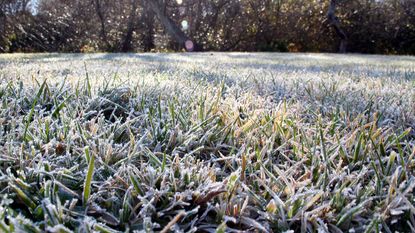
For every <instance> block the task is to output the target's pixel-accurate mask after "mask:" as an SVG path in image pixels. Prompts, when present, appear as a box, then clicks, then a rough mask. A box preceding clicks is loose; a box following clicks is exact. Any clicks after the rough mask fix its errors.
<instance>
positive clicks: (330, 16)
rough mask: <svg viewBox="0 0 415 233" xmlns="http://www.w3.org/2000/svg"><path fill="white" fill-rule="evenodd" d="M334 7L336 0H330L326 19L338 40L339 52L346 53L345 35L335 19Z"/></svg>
mask: <svg viewBox="0 0 415 233" xmlns="http://www.w3.org/2000/svg"><path fill="white" fill-rule="evenodd" d="M336 5H337V0H330V5H329V9H328V11H327V19H328V21H329V23H330V25H331V26H333V28H334V30H335V31H336V34H337V36H338V37H339V38H340V46H339V52H340V53H346V50H347V35H346V33H345V32H344V31H343V29H342V28H341V27H340V22H339V19H338V18H337V17H336Z"/></svg>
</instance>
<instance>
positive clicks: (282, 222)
mask: <svg viewBox="0 0 415 233" xmlns="http://www.w3.org/2000/svg"><path fill="white" fill-rule="evenodd" d="M0 98H1V108H0V151H1V152H0V161H1V163H0V198H1V203H0V230H1V232H22V231H23V232H29V231H30V232H45V231H47V232H72V231H74V232H116V231H123V232H124V231H127V232H128V231H131V232H132V231H137V232H138V231H142V232H152V231H161V232H170V231H175V232H196V231H197V232H235V231H237V230H245V231H259V232H287V231H289V230H292V231H293V232H317V231H318V232H348V231H350V232H353V231H354V232H394V231H401V232H409V231H415V207H414V205H415V199H414V187H415V176H414V168H415V159H414V156H415V131H414V128H415V127H414V126H415V57H410V56H399V57H398V56H369V55H332V54H278V53H277V54H275V53H254V54H252V53H189V54H82V55H81V54H4V55H0Z"/></svg>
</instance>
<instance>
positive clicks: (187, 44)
mask: <svg viewBox="0 0 415 233" xmlns="http://www.w3.org/2000/svg"><path fill="white" fill-rule="evenodd" d="M184 47H185V48H186V50H187V51H188V52H192V51H193V50H194V49H195V45H194V43H193V41H191V40H187V41H186V42H184Z"/></svg>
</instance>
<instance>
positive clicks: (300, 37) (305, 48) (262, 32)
mask: <svg viewBox="0 0 415 233" xmlns="http://www.w3.org/2000/svg"><path fill="white" fill-rule="evenodd" d="M151 4H154V2H153V3H151V1H149V0H117V1H112V0H86V1H85V0H38V1H35V2H34V1H29V0H1V1H0V52H44V51H47V52H55V51H57V52H95V51H108V52H130V51H171V50H174V51H177V50H181V49H182V46H181V44H180V43H177V40H174V38H172V36H171V33H168V32H167V30H165V29H166V27H165V25H163V23H161V20H160V17H159V15H157V14H155V10H154V8H151V7H150V5H151ZM329 4H330V1H328V0H313V1H311V0H295V1H293V0H159V1H157V9H158V10H160V12H161V14H162V15H164V16H166V17H167V18H168V20H170V21H171V22H172V23H173V24H174V25H176V26H177V28H179V29H180V30H181V31H182V32H183V33H184V34H185V35H187V36H188V37H189V38H190V39H191V40H192V41H193V42H194V43H195V45H197V46H195V48H196V49H198V50H215V51H292V52H295V51H301V52H336V51H338V46H339V38H338V37H337V35H336V32H335V30H334V29H333V28H332V27H331V26H330V24H329V22H328V21H327V10H328V6H329ZM336 16H337V17H338V20H339V21H340V24H341V27H342V29H343V30H344V31H345V32H346V34H347V36H348V41H347V42H348V43H347V51H348V52H360V53H384V54H415V1H414V0H348V1H345V0H337V8H336Z"/></svg>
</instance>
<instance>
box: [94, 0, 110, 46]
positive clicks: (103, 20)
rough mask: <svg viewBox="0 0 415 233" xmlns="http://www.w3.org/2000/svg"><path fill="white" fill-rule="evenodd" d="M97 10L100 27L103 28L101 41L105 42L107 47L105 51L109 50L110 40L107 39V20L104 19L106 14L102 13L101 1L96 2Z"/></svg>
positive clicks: (96, 0)
mask: <svg viewBox="0 0 415 233" xmlns="http://www.w3.org/2000/svg"><path fill="white" fill-rule="evenodd" d="M94 5H95V10H96V12H97V15H98V18H99V22H100V24H101V25H100V26H101V33H100V34H101V39H102V41H103V42H104V45H105V50H108V49H109V47H110V46H109V43H108V39H107V32H106V29H105V19H104V14H103V13H102V6H101V1H100V0H95V4H94Z"/></svg>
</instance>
